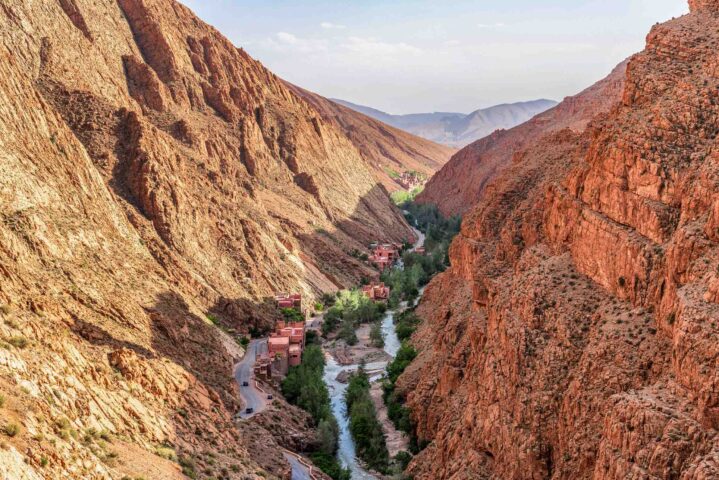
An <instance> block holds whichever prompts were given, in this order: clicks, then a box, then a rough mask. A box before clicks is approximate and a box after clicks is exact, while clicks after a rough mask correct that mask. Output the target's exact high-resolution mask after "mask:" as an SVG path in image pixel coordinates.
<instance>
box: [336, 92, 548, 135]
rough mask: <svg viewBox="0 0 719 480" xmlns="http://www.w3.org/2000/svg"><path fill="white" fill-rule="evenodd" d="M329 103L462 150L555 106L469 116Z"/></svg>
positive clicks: (517, 106) (529, 105) (539, 103)
mask: <svg viewBox="0 0 719 480" xmlns="http://www.w3.org/2000/svg"><path fill="white" fill-rule="evenodd" d="M332 101H334V102H335V103H339V104H341V105H344V106H346V107H348V108H351V109H352V110H355V111H357V112H360V113H363V114H365V115H367V116H369V117H372V118H374V119H376V120H379V121H381V122H384V123H386V124H388V125H392V126H393V127H396V128H399V129H401V130H404V131H406V132H409V133H411V134H413V135H417V136H420V137H423V138H426V139H428V140H432V141H433V142H437V143H442V144H444V145H449V146H452V147H464V146H465V145H468V144H470V143H472V142H474V141H475V140H478V139H480V138H483V137H486V136H487V135H489V134H491V133H492V132H494V131H495V130H497V129H506V128H512V127H514V126H516V125H519V124H520V123H523V122H526V121H527V120H529V119H530V118H532V117H533V116H535V115H537V114H538V113H541V112H544V111H545V110H547V109H549V108H552V107H553V106H555V105H556V104H557V102H555V101H554V100H533V101H531V102H518V103H509V104H503V105H496V106H494V107H489V108H483V109H480V110H475V111H474V112H472V113H470V114H468V115H466V114H463V113H449V112H435V113H414V114H409V115H391V114H389V113H385V112H382V111H380V110H376V109H374V108H370V107H365V106H362V105H356V104H354V103H350V102H347V101H344V100H338V99H333V100H332Z"/></svg>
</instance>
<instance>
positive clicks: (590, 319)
mask: <svg viewBox="0 0 719 480" xmlns="http://www.w3.org/2000/svg"><path fill="white" fill-rule="evenodd" d="M691 5H692V13H691V14H689V15H686V16H684V17H681V18H678V19H675V20H672V21H669V22H667V23H665V24H662V25H657V26H655V27H654V28H653V29H652V31H651V33H650V34H649V36H648V37H647V46H646V50H645V51H644V52H642V53H640V54H638V55H637V56H635V57H633V58H632V59H631V61H630V62H629V64H628V66H627V73H626V79H625V82H624V83H625V87H624V89H623V94H622V97H621V98H622V101H621V103H620V104H619V105H617V106H616V107H614V108H612V109H611V110H610V111H609V112H608V113H606V114H602V115H600V116H599V117H597V118H595V119H594V120H593V121H592V122H591V124H590V126H589V127H588V128H587V129H586V131H584V132H583V133H582V132H577V131H573V130H570V129H564V130H561V131H557V132H555V133H553V134H552V135H549V136H545V137H544V138H543V139H541V140H540V141H539V142H537V143H536V144H534V145H531V146H529V147H528V148H526V149H524V150H521V151H519V152H517V153H516V154H515V156H514V158H513V161H512V163H511V165H509V166H508V167H506V170H504V171H503V172H502V173H501V174H500V175H499V176H498V177H496V179H495V181H493V182H491V183H490V185H489V186H488V187H487V188H486V190H485V192H484V193H483V194H482V197H481V198H482V199H481V201H480V202H479V203H478V204H477V205H476V207H475V208H473V209H471V210H470V211H469V212H468V213H467V214H466V216H465V218H464V221H463V226H462V231H461V234H460V235H459V236H458V237H457V239H456V240H455V241H454V243H453V244H452V247H451V252H450V257H451V263H452V266H451V269H450V270H449V271H447V272H445V273H443V274H442V275H440V276H439V277H438V278H437V279H435V280H434V281H433V282H432V283H431V284H430V286H429V287H428V288H427V290H426V293H425V297H424V300H423V302H422V305H421V307H420V313H421V315H422V316H423V317H424V318H425V319H426V322H425V324H424V325H423V326H422V327H421V329H420V330H419V331H418V332H417V333H416V334H415V336H414V339H413V340H414V342H415V343H416V345H417V346H418V348H419V350H420V355H419V357H418V359H417V360H416V361H415V362H414V363H413V364H412V366H411V367H410V368H409V369H408V370H407V371H406V372H405V374H404V375H403V376H402V377H401V378H400V381H399V385H400V387H401V388H402V390H403V391H404V393H405V394H406V396H407V399H408V404H409V406H410V407H411V408H412V413H413V418H414V420H415V421H416V423H417V432H418V434H419V437H420V439H421V440H423V441H425V442H427V443H428V446H427V448H425V449H424V450H423V451H422V452H421V453H420V454H419V455H418V456H417V457H416V458H415V459H414V461H413V462H412V463H411V465H410V467H409V473H410V474H412V475H413V476H414V478H417V479H449V478H451V479H455V480H457V479H478V478H502V479H548V478H551V479H590V478H591V479H597V480H599V479H617V480H618V479H627V478H641V479H650V478H652V479H694V480H698V479H709V478H719V436H718V432H717V427H718V426H719V395H717V391H718V390H717V385H718V382H719V370H718V369H717V364H716V359H717V358H718V353H719V352H718V351H717V349H718V348H719V343H717V341H716V340H717V338H718V333H719V323H718V322H719V305H717V294H716V292H717V264H718V263H717V262H719V245H718V243H717V242H718V241H719V235H717V212H718V211H719V210H718V208H717V198H719V180H718V179H719V176H718V171H717V169H718V166H719V157H718V156H717V153H716V141H717V134H718V133H719V126H718V125H719V76H718V75H717V72H718V71H719V70H718V68H719V57H717V48H716V46H717V41H718V40H719V35H718V33H717V32H719V17H717V16H716V15H715V14H714V13H715V11H716V10H715V7H716V5H717V2H698V1H697V2H691ZM459 155H461V153H460V154H459ZM455 158H456V157H455Z"/></svg>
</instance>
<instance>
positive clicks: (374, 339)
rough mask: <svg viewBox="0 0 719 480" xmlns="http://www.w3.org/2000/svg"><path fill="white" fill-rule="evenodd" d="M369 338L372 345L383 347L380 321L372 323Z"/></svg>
mask: <svg viewBox="0 0 719 480" xmlns="http://www.w3.org/2000/svg"><path fill="white" fill-rule="evenodd" d="M369 338H370V342H371V343H372V346H373V347H376V348H382V347H384V335H382V324H381V323H380V322H375V323H374V324H372V329H371V330H370V332H369Z"/></svg>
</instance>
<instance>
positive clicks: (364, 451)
mask: <svg viewBox="0 0 719 480" xmlns="http://www.w3.org/2000/svg"><path fill="white" fill-rule="evenodd" d="M369 390H370V383H369V377H368V376H367V373H366V372H365V370H364V368H363V367H360V369H359V370H358V371H357V372H355V373H353V374H352V375H351V376H350V378H349V385H348V386H347V391H346V392H345V402H346V403H347V411H348V412H349V420H350V433H352V438H354V441H355V445H356V446H357V455H358V456H359V457H360V458H361V459H362V460H363V461H364V462H365V463H366V464H367V466H368V467H370V468H373V469H375V470H377V471H378V472H382V473H387V472H388V471H389V453H388V452H387V445H386V442H385V438H384V433H383V432H382V425H381V424H380V423H379V420H377V412H376V411H375V408H374V404H373V403H372V397H371V396H370V393H369Z"/></svg>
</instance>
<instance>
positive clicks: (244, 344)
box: [240, 337, 250, 348]
mask: <svg viewBox="0 0 719 480" xmlns="http://www.w3.org/2000/svg"><path fill="white" fill-rule="evenodd" d="M249 344H250V339H249V338H247V337H241V338H240V345H242V348H247V345H249Z"/></svg>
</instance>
